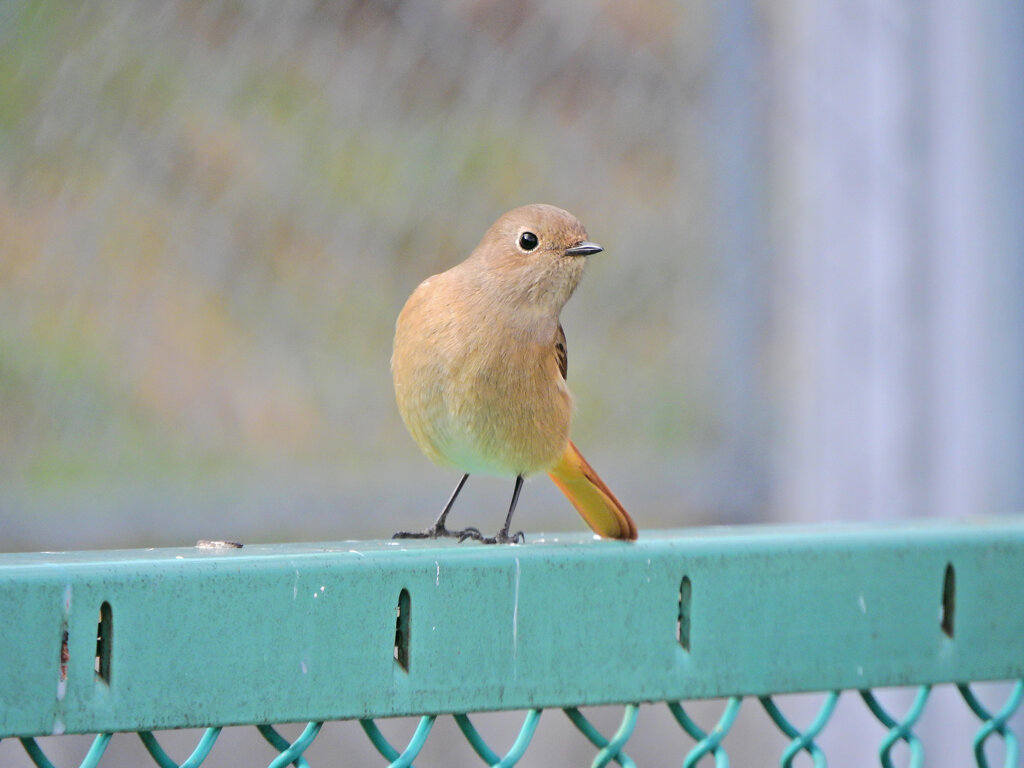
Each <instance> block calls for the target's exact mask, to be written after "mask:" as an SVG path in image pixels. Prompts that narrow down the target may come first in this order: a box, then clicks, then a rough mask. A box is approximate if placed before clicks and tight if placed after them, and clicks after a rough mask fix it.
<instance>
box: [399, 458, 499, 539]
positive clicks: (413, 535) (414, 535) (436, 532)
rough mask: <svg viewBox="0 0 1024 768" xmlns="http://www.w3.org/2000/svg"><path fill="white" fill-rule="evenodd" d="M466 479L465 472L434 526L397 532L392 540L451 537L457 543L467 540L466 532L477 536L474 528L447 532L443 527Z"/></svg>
mask: <svg viewBox="0 0 1024 768" xmlns="http://www.w3.org/2000/svg"><path fill="white" fill-rule="evenodd" d="M468 479H469V473H468V472H467V473H466V474H464V475H463V476H462V479H461V480H459V484H458V485H456V486H455V490H454V491H452V495H451V496H450V497H449V498H448V503H447V504H445V505H444V509H442V510H441V514H440V515H438V516H437V520H435V521H434V524H433V525H432V526H430V527H429V528H427V530H425V531H399V532H398V533H396V534H395V535H394V536H392V537H391V538H393V539H439V538H441V537H442V536H451V537H455V538H458V540H459V541H462V540H463V539H464V538H467V536H466V535H465V534H466V532H467V531H473V532H475V533H476V534H477V535H478V536H479V535H480V532H479V531H477V530H476V528H466V529H465V530H462V531H449V530H448V529H447V528H446V527H445V525H444V521H445V519H446V518H447V517H448V513H449V512H451V511H452V505H454V504H455V499H456V497H457V496H458V495H459V491H461V490H462V486H464V485H465V484H466V480H468ZM470 537H472V534H470Z"/></svg>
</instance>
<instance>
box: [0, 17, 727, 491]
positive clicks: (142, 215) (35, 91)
mask: <svg viewBox="0 0 1024 768" xmlns="http://www.w3.org/2000/svg"><path fill="white" fill-rule="evenodd" d="M2 14H3V15H2V27H3V31H2V37H0V234H2V236H0V477H2V480H3V482H4V484H5V487H7V488H8V489H11V488H18V489H21V490H22V491H26V492H28V493H29V494H31V493H34V492H36V491H46V490H54V489H58V490H61V491H62V492H64V491H68V490H69V489H70V490H72V491H73V489H74V488H76V487H78V486H80V485H83V484H84V485H86V486H89V485H90V484H91V485H95V484H97V483H99V484H100V485H102V486H107V487H113V486H117V485H119V484H124V483H129V484H133V483H141V484H142V485H143V486H145V484H146V483H147V482H156V481H160V482H181V483H185V484H190V483H192V484H199V485H200V486H201V485H202V484H203V483H206V482H216V481H217V479H218V478H227V480H226V481H225V482H227V483H228V484H229V485H230V484H237V483H242V484H243V485H244V484H245V483H246V482H247V481H246V478H250V479H255V478H261V477H265V476H266V475H267V474H268V473H269V474H271V475H273V474H275V473H279V474H281V475H282V476H284V477H286V478H287V479H286V480H284V481H283V482H285V483H286V484H287V483H293V482H296V481H295V479H294V478H295V477H307V476H308V475H309V473H312V474H314V475H316V476H318V477H320V478H321V479H324V482H326V483H327V484H328V485H329V484H330V482H332V480H331V478H339V477H342V476H346V479H345V480H344V481H341V480H339V482H346V483H356V484H357V485H358V484H359V483H363V484H366V486H367V488H368V489H369V488H370V485H371V484H372V483H374V482H376V479H377V474H375V472H374V470H373V469H372V468H373V467H375V466H378V465H380V464H382V463H387V462H388V461H390V459H391V458H392V457H393V456H395V455H397V456H398V457H399V458H400V460H401V461H403V462H407V461H411V462H419V461H421V459H420V458H419V457H418V456H417V455H416V453H415V449H414V447H413V446H412V444H411V441H409V439H408V438H407V436H406V435H405V433H404V429H403V427H402V425H401V423H400V421H399V420H398V418H397V414H396V413H395V410H394V406H393V401H392V395H391V391H390V376H389V372H388V359H389V355H390V344H391V334H392V331H393V322H394V318H395V316H396V315H397V312H398V310H399V309H400V307H401V305H402V303H403V301H404V299H405V297H406V296H407V295H408V293H409V292H410V291H411V290H412V288H413V287H414V286H415V285H416V283H418V282H419V281H420V280H422V279H423V278H425V277H427V276H428V275H430V274H432V273H434V272H437V271H440V270H443V269H445V268H447V267H448V266H451V265H452V264H454V263H456V262H457V261H459V260H461V259H462V258H463V257H464V256H465V255H466V254H467V253H468V252H469V250H470V249H471V248H472V247H473V246H474V245H475V243H476V241H477V239H478V238H479V237H480V235H481V234H482V233H483V231H484V229H485V228H486V227H487V226H488V225H489V224H490V222H491V221H492V220H493V219H494V218H495V217H496V216H497V215H499V214H500V213H502V212H503V211H504V210H506V209H508V208H511V207H513V206H515V205H519V204H522V203H525V202H534V201H545V202H552V203H555V204H559V205H562V206H563V207H566V208H568V209H570V210H572V211H573V212H575V213H576V214H577V215H579V216H580V217H581V218H582V219H583V220H584V222H585V223H586V224H587V225H588V227H589V228H590V234H591V236H592V237H593V238H594V239H596V240H598V241H600V242H602V244H604V245H605V246H606V247H607V251H608V253H607V257H602V259H601V260H599V261H595V264H594V265H593V266H592V268H591V270H590V274H589V275H588V277H587V280H586V281H585V283H584V285H583V287H582V289H581V291H580V294H579V296H578V297H577V298H576V299H575V300H574V302H573V303H571V304H570V307H569V308H568V309H567V312H566V317H565V325H566V328H567V332H568V333H569V337H570V354H571V357H572V361H573V365H572V370H573V382H572V383H573V385H574V388H575V390H576V392H577V395H578V400H579V402H580V405H581V410H580V415H579V422H578V432H579V434H580V435H581V436H582V439H583V442H589V443H596V444H598V445H599V446H600V445H601V443H602V442H603V443H604V448H603V450H604V451H605V452H606V453H607V454H610V455H614V456H617V457H618V456H629V455H632V456H633V457H634V458H633V463H634V464H636V465H637V466H643V465H644V462H645V461H646V459H645V457H646V456H648V455H655V454H656V453H657V452H660V451H670V452H676V453H678V452H680V451H683V452H685V451H687V450H690V449H691V447H692V446H693V445H694V443H693V442H692V438H693V436H694V435H699V434H701V433H702V432H703V433H704V434H709V433H710V432H713V421H714V418H715V417H714V414H713V407H711V405H710V404H712V403H713V399H709V398H711V395H710V393H712V392H713V389H714V387H713V385H712V383H711V381H710V380H706V381H703V382H702V381H701V379H700V377H695V375H694V372H695V371H700V370H702V369H705V368H707V367H708V361H709V359H710V358H709V355H710V349H711V347H712V344H713V338H712V334H711V333H709V332H708V331H709V329H711V328H712V327H713V326H711V325H709V320H708V315H707V313H706V312H705V311H706V310H708V309H709V307H710V300H709V299H708V298H707V294H706V292H705V291H704V290H703V289H702V288H701V285H700V281H696V282H694V283H692V284H691V283H689V282H688V281H687V279H686V278H685V275H687V274H688V273H690V274H694V273H695V270H699V269H700V259H701V256H700V254H701V253H702V249H703V248H704V247H705V239H706V237H707V232H706V226H705V225H704V224H703V221H704V219H706V216H704V215H703V214H702V213H701V207H702V206H703V203H702V195H703V193H702V187H704V186H706V184H707V176H708V169H707V161H706V160H705V159H704V149H703V138H702V133H701V132H702V130H703V128H702V126H701V124H700V119H699V118H700V105H701V99H702V92H701V77H702V68H701V66H702V61H703V58H704V57H705V55H706V54H705V43H704V42H703V40H704V34H703V32H702V30H703V29H704V26H705V25H706V21H705V20H704V19H703V17H702V16H701V15H700V9H699V8H697V7H694V8H687V9H684V8H680V7H677V6H675V5H674V4H671V3H656V2H648V3H643V4H641V5H639V6H638V7H637V9H636V11H635V12H630V13H629V14H626V13H624V12H622V11H621V10H620V9H618V8H617V7H616V6H614V5H613V4H609V5H607V6H594V5H591V4H585V3H579V4H572V3H570V4H568V5H565V6H560V5H552V6H539V5H538V6H532V5H531V6H519V5H518V4H501V3H494V4H490V3H478V2H462V3H455V4H450V5H445V6H433V7H422V6H420V5H418V4H415V3H402V2H393V3H366V2H358V1H355V0H353V2H341V3H304V4H273V3H232V2H199V1H198V0H175V1H173V2H167V3H158V4H150V3H132V2H127V0H109V1H106V2H85V1H83V0H80V1H78V2H64V1H63V0H31V1H29V2H8V3H6V4H5V5H4V8H3V11H2ZM666 29H671V34H667V33H666ZM691 285H692V287H691ZM702 313H703V314H702ZM695 319H696V320H697V323H698V324H697V327H696V328H694V327H693V326H692V325H691V326H690V329H689V330H687V331H685V332H684V330H683V324H684V323H692V321H693V320H695ZM612 370H614V371H617V372H623V371H627V372H629V378H628V380H626V379H625V378H623V377H621V376H618V375H613V376H609V375H607V374H608V373H609V371H612ZM602 435H603V436H605V437H604V438H602ZM609 435H616V436H617V438H616V440H615V441H614V442H615V444H612V443H609V441H608V439H607V436H609ZM688 446H689V447H688ZM424 461H425V460H424ZM626 463H627V464H628V463H629V461H628V460H626ZM381 471H383V470H381ZM147 478H148V479H149V480H147ZM445 482H446V481H445ZM399 484H400V481H399ZM368 492H369V491H368ZM416 493H417V491H416V490H414V489H410V490H409V494H412V495H415V494H416Z"/></svg>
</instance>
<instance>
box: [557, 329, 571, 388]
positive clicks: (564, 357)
mask: <svg viewBox="0 0 1024 768" xmlns="http://www.w3.org/2000/svg"><path fill="white" fill-rule="evenodd" d="M555 359H556V360H557V361H558V370H559V371H561V372H562V378H563V379H568V377H569V349H568V347H566V345H565V331H563V330H562V324H561V323H559V324H558V333H556V334H555Z"/></svg>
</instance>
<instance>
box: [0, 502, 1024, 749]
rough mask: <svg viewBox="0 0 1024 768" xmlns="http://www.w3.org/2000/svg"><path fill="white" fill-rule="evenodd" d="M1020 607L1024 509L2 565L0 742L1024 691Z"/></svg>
mask: <svg viewBox="0 0 1024 768" xmlns="http://www.w3.org/2000/svg"><path fill="white" fill-rule="evenodd" d="M684 577H685V578H686V579H687V580H688V582H689V590H688V593H689V595H688V598H687V599H685V600H683V601H682V602H683V603H685V604H682V605H681V598H680V594H681V590H682V585H683V579H684ZM403 590H405V591H406V592H407V593H408V602H407V604H406V607H407V611H406V612H405V615H404V616H396V611H397V609H398V605H399V595H400V594H401V592H402V591H403ZM684 591H685V590H684ZM1022 603H1024V521H1022V520H1020V519H1000V520H992V521H973V522H966V523H939V522H930V523H917V524H893V525H887V526H872V527H858V526H828V527H813V528H798V527H772V528H732V529H693V530H687V531H669V532H648V533H646V535H644V536H642V537H641V539H640V540H639V541H638V542H636V543H635V544H628V543H621V542H606V541H594V540H592V539H591V538H590V537H589V536H558V537H535V538H533V539H531V540H529V541H528V543H527V544H526V545H524V546H505V547H481V546H477V545H472V544H463V545H457V544H453V543H447V542H446V543H441V544H437V543H419V542H402V543H392V542H341V543H334V544H315V545H314V544H306V545H276V546H252V547H245V548H243V549H240V550H237V549H233V550H208V549H169V550H146V551H127V552H91V553H89V552H84V553H83V552H79V553H49V554H12V555H2V556H0V606H2V610H3V613H4V620H3V622H2V623H0V736H32V735H42V734H49V733H54V732H58V733H59V732H82V733H106V732H110V731H121V730H155V729H166V728H174V727H189V726H199V725H201V726H220V725H230V724H236V723H274V722H294V721H322V720H327V719H343V718H371V717H381V716H391V715H403V714H424V713H444V712H476V711H482V710H493V709H532V708H545V707H570V708H571V707H575V706H582V705H593V704H602V703H629V702H637V701H672V700H681V699H695V698H705V697H716V696H731V695H741V696H742V695H754V696H767V695H770V694H776V693H784V692H790V691H801V690H839V689H865V688H871V687H878V686H888V685H929V684H933V683H940V682H963V681H967V680H971V681H979V680H990V679H1020V678H1022V677H1024V605H1022ZM104 604H106V605H107V606H108V607H107V608H106V609H103V608H102V606H103V605H104ZM101 615H103V616H105V621H104V622H103V625H102V626H101V622H100V617H101ZM403 621H404V622H405V624H404V626H405V631H404V632H402V631H399V630H401V629H402V626H403ZM684 635H685V638H684ZM98 638H99V639H98ZM683 639H685V640H686V643H683V642H682V640H683ZM403 645H404V651H403V652H404V653H405V654H406V656H405V661H406V666H407V669H406V667H403V665H401V664H399V662H398V658H397V657H398V656H399V655H400V651H402V648H401V646H403ZM684 646H687V647H688V650H687V647H684ZM894 722H895V720H894ZM897 725H898V723H897ZM894 727H895V726H894ZM897 738H901V737H899V736H897ZM612 741H614V739H612ZM612 748H613V749H614V744H613V745H612ZM798 749H805V751H807V750H806V748H803V747H798Z"/></svg>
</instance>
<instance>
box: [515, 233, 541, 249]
mask: <svg viewBox="0 0 1024 768" xmlns="http://www.w3.org/2000/svg"><path fill="white" fill-rule="evenodd" d="M538 242H540V241H539V240H537V236H536V235H535V234H533V232H523V234H521V235H520V236H519V247H520V248H522V249H523V250H524V251H532V250H533V249H534V248H536V247H537V243H538Z"/></svg>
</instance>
